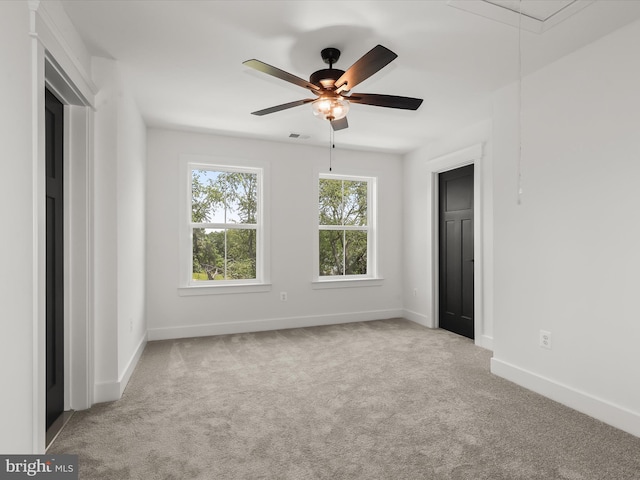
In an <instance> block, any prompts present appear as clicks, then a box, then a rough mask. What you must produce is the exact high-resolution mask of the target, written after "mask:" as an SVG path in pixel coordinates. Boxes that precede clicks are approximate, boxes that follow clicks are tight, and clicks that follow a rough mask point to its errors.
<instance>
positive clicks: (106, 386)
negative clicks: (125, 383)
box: [93, 382, 120, 404]
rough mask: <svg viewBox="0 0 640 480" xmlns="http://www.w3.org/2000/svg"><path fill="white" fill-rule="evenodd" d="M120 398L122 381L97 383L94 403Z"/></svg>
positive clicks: (94, 391)
mask: <svg viewBox="0 0 640 480" xmlns="http://www.w3.org/2000/svg"><path fill="white" fill-rule="evenodd" d="M119 399H120V382H101V383H96V384H95V387H94V389H93V403H94V404H96V403H104V402H113V401H114V400H119Z"/></svg>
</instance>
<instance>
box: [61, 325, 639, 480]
mask: <svg viewBox="0 0 640 480" xmlns="http://www.w3.org/2000/svg"><path fill="white" fill-rule="evenodd" d="M490 357H491V352H489V351H487V350H483V349H481V348H478V347H476V346H474V345H473V343H472V342H471V341H469V340H468V339H465V338H463V337H459V336H457V335H454V334H451V333H449V332H446V331H444V330H429V329H426V328H423V327H421V326H419V325H416V324H414V323H412V322H409V321H406V320H400V319H396V320H385V321H375V322H366V323H354V324H346V325H335V326H328V327H314V328H304V329H294V330H282V331H277V332H264V333H255V334H238V335H225V336H220V337H206V338H193V339H181V340H170V341H163V342H151V343H149V344H148V345H147V348H146V350H145V352H144V354H143V356H142V359H141V360H140V363H139V365H138V367H137V369H136V371H135V373H134V375H133V377H132V379H131V381H130V383H129V386H128V387H127V390H126V392H125V394H124V396H123V398H122V399H121V400H119V401H117V402H112V403H107V404H101V405H96V406H95V407H93V408H91V409H90V410H86V411H82V412H78V413H76V414H75V415H74V416H73V418H72V419H71V421H70V422H69V424H68V425H67V427H66V428H65V429H64V430H63V432H62V433H61V435H60V436H59V437H58V439H57V440H56V441H55V442H54V444H53V445H52V447H51V448H50V449H49V453H70V454H78V455H79V463H80V478H81V479H84V480H102V479H104V480H107V479H108V480H121V479H144V480H158V479H180V480H183V479H215V480H223V479H278V480H280V479H327V480H329V479H331V480H336V479H366V480H374V479H389V480H401V479H411V480H416V479H430V480H440V479H442V480H445V479H447V480H448V479H451V480H454V479H456V480H457V479H469V480H481V479H487V480H489V479H490V480H501V479H504V480H517V479H540V480H553V479H567V480H627V479H628V480H632V479H633V480H638V479H640V438H636V437H634V436H632V435H628V434H626V433H624V432H621V431H619V430H616V429H614V428H612V427H609V426H607V425H605V424H603V423H601V422H599V421H597V420H594V419H591V418H589V417H587V416H585V415H582V414H580V413H577V412H575V411H573V410H570V409H568V408H566V407H563V406H562V405H559V404H557V403H555V402H552V401H550V400H548V399H545V398H543V397H541V396H539V395H537V394H534V393H532V392H529V391H527V390H525V389H522V388H520V387H518V386H516V385H514V384H512V383H510V382H507V381H505V380H503V379H500V378H498V377H495V376H493V375H491V374H490V373H489V359H490Z"/></svg>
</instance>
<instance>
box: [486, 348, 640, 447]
mask: <svg viewBox="0 0 640 480" xmlns="http://www.w3.org/2000/svg"><path fill="white" fill-rule="evenodd" d="M491 373H493V374H495V375H498V376H499V377H502V378H505V379H507V380H509V381H511V382H513V383H516V384H518V385H520V386H522V387H524V388H527V389H529V390H532V391H534V392H536V393H539V394H540V395H544V396H545V397H547V398H550V399H552V400H555V401H556V402H558V403H562V404H563V405H566V406H567V407H570V408H572V409H574V410H577V411H579V412H582V413H584V414H586V415H589V416H590V417H593V418H596V419H598V420H600V421H602V422H604V423H607V424H609V425H611V426H613V427H616V428H618V429H620V430H623V431H625V432H627V433H630V434H631V435H635V436H636V437H640V414H639V413H638V412H633V411H631V410H629V409H627V408H624V407H621V406H619V405H615V404H613V403H611V402H608V401H607V400H603V399H601V398H598V397H595V396H593V395H591V394H589V393H586V392H583V391H580V390H577V389H575V388H572V387H569V386H567V385H563V384H561V383H558V382H555V381H554V380H551V379H549V378H546V377H543V376H541V375H538V374H536V373H533V372H530V371H528V370H525V369H523V368H520V367H517V366H515V365H512V364H510V363H508V362H504V361H502V360H500V359H497V358H492V359H491Z"/></svg>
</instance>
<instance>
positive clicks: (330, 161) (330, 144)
mask: <svg viewBox="0 0 640 480" xmlns="http://www.w3.org/2000/svg"><path fill="white" fill-rule="evenodd" d="M333 142H334V140H333V127H332V126H331V122H329V171H331V170H332V164H333V149H334V148H336V145H335V144H334V143H333Z"/></svg>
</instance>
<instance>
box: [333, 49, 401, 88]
mask: <svg viewBox="0 0 640 480" xmlns="http://www.w3.org/2000/svg"><path fill="white" fill-rule="evenodd" d="M397 57H398V55H396V54H395V53H393V52H392V51H391V50H389V49H388V48H386V47H383V46H382V45H376V46H375V47H373V48H372V49H371V50H369V51H368V52H367V53H365V54H364V55H363V56H362V57H361V58H360V60H358V61H357V62H356V63H354V64H353V65H351V66H350V67H349V69H348V70H347V71H346V72H344V73H343V74H342V76H341V77H340V78H339V79H338V80H336V83H335V86H336V88H337V89H338V91H345V90H351V89H352V88H353V87H355V86H356V85H357V84H359V83H360V82H362V81H363V80H366V79H367V78H369V77H370V76H371V75H373V74H374V73H376V72H377V71H379V70H381V69H382V68H384V67H385V66H387V65H388V64H389V63H391V62H392V61H393V60H395V59H396V58H397Z"/></svg>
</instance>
